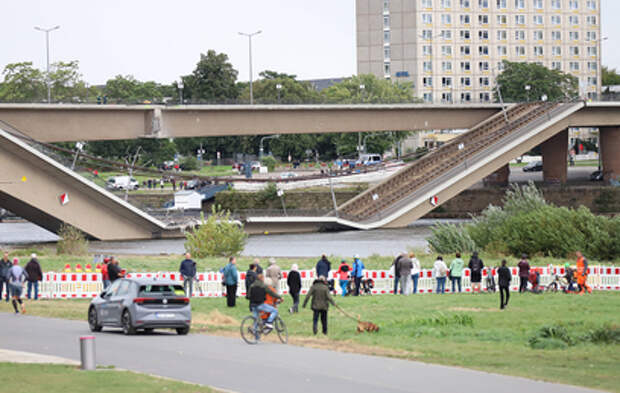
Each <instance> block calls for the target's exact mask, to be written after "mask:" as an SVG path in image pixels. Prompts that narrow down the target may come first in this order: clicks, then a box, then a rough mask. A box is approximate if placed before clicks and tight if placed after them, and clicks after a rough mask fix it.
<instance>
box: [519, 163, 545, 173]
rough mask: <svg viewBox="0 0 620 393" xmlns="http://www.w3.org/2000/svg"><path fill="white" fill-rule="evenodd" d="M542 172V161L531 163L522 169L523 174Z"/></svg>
mask: <svg viewBox="0 0 620 393" xmlns="http://www.w3.org/2000/svg"><path fill="white" fill-rule="evenodd" d="M542 170H543V163H542V161H532V162H530V163H528V164H527V165H526V166H524V167H523V172H540V171H542Z"/></svg>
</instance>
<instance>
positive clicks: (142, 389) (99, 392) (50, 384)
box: [0, 363, 216, 393]
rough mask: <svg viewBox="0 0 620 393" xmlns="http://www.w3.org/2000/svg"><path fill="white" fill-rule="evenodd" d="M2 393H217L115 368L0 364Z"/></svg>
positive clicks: (205, 388)
mask: <svg viewBox="0 0 620 393" xmlns="http://www.w3.org/2000/svg"><path fill="white" fill-rule="evenodd" d="M0 375H2V391H3V392H20V393H64V392H67V391H69V392H72V393H82V392H83V393H116V392H118V393H120V392H132V393H156V392H178V393H214V392H216V390H214V389H211V388H208V387H206V386H199V385H194V384H189V383H184V382H177V381H172V380H169V379H163V378H157V377H153V376H150V375H146V374H140V373H134V372H129V371H118V370H114V369H100V370H97V371H80V370H79V369H78V368H77V367H74V366H64V365H51V364H15V363H0Z"/></svg>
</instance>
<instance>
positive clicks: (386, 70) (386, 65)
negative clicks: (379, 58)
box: [383, 63, 391, 76]
mask: <svg viewBox="0 0 620 393" xmlns="http://www.w3.org/2000/svg"><path fill="white" fill-rule="evenodd" d="M390 70H391V67H390V63H383V74H384V75H388V76H389V75H390V74H391V72H390Z"/></svg>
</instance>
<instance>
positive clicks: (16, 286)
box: [9, 258, 28, 314]
mask: <svg viewBox="0 0 620 393" xmlns="http://www.w3.org/2000/svg"><path fill="white" fill-rule="evenodd" d="M27 279H28V275H27V274H26V272H25V271H24V269H22V267H21V266H19V259H17V258H15V259H13V267H11V270H9V288H10V289H11V298H12V299H13V300H12V303H13V309H15V314H19V310H18V309H17V304H18V303H19V305H20V306H21V311H22V314H25V313H26V307H25V306H24V303H22V299H21V296H22V291H23V288H24V282H25V281H26V280H27Z"/></svg>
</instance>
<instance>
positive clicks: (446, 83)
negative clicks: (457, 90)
mask: <svg viewBox="0 0 620 393" xmlns="http://www.w3.org/2000/svg"><path fill="white" fill-rule="evenodd" d="M441 87H452V78H450V77H445V76H444V77H443V78H441Z"/></svg>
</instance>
